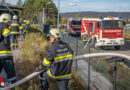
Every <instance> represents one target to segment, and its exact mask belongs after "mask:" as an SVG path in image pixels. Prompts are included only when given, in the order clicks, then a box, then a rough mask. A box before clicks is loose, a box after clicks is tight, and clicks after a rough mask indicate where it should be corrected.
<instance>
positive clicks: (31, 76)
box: [0, 53, 130, 90]
mask: <svg viewBox="0 0 130 90" xmlns="http://www.w3.org/2000/svg"><path fill="white" fill-rule="evenodd" d="M97 56H118V57H122V58H125V59H127V60H128V61H130V56H128V55H125V54H119V53H92V54H84V55H79V56H75V57H74V59H75V60H80V59H83V58H88V57H97ZM44 70H45V69H44ZM44 70H42V71H39V72H33V73H32V74H30V75H28V76H27V77H25V78H23V79H21V80H19V81H17V82H16V83H14V84H11V85H9V86H6V87H4V88H0V90H8V89H11V88H14V87H16V86H18V85H21V84H23V83H24V82H26V81H28V80H30V79H31V78H33V77H35V76H37V75H39V74H40V73H41V72H43V71H44Z"/></svg>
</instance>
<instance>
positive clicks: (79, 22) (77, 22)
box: [72, 20, 81, 25]
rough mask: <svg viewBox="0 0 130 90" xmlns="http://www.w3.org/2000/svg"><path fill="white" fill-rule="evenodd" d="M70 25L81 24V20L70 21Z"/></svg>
mask: <svg viewBox="0 0 130 90" xmlns="http://www.w3.org/2000/svg"><path fill="white" fill-rule="evenodd" d="M72 25H81V21H75V20H73V21H72Z"/></svg>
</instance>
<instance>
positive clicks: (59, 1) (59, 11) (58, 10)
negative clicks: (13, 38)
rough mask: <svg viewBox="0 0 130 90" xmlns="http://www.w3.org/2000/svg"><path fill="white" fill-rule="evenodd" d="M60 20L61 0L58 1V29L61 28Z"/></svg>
mask: <svg viewBox="0 0 130 90" xmlns="http://www.w3.org/2000/svg"><path fill="white" fill-rule="evenodd" d="M59 20H60V0H58V17H57V29H58V28H59V22H60V21H59Z"/></svg>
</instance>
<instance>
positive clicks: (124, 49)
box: [99, 42, 130, 56]
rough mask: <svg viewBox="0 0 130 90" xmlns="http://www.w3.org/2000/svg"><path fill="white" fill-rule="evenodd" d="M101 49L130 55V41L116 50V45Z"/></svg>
mask: <svg viewBox="0 0 130 90" xmlns="http://www.w3.org/2000/svg"><path fill="white" fill-rule="evenodd" d="M99 51H102V52H114V53H121V54H126V55H129V56H130V42H125V45H124V46H121V49H120V50H115V49H114V47H106V48H104V49H99Z"/></svg>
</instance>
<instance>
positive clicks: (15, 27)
mask: <svg viewBox="0 0 130 90" xmlns="http://www.w3.org/2000/svg"><path fill="white" fill-rule="evenodd" d="M19 27H20V23H19V22H18V17H17V16H16V15H14V16H13V20H12V21H11V23H10V31H11V46H12V49H16V48H17V47H18V36H19V34H20V30H19Z"/></svg>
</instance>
